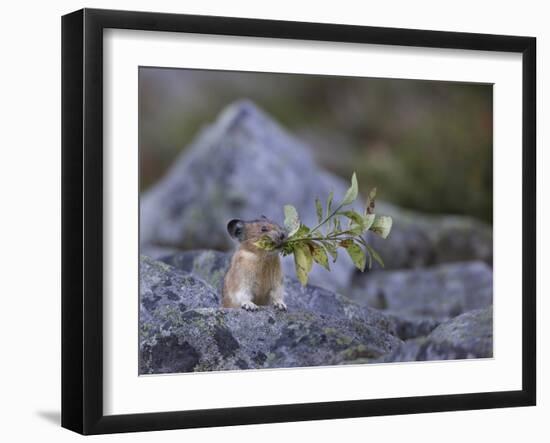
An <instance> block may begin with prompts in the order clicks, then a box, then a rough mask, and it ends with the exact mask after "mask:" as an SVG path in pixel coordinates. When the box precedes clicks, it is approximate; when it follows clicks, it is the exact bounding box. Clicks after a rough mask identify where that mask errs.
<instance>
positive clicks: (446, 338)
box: [428, 306, 493, 357]
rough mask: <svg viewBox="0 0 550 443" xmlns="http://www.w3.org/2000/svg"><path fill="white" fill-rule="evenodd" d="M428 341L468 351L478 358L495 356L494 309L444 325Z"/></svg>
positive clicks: (490, 308)
mask: <svg viewBox="0 0 550 443" xmlns="http://www.w3.org/2000/svg"><path fill="white" fill-rule="evenodd" d="M428 339H429V340H431V341H432V342H434V343H449V344H450V345H452V346H458V347H461V348H464V349H467V350H468V351H469V352H472V353H473V354H474V355H476V356H477V357H492V356H493V307H492V306H489V307H487V308H484V309H476V310H475V311H470V312H466V313H465V314H462V315H459V316H458V317H456V318H454V319H452V320H450V321H447V322H445V323H442V324H441V325H439V326H438V327H437V328H435V329H434V330H433V331H432V332H431V333H430V335H429V336H428Z"/></svg>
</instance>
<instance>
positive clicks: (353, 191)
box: [342, 172, 358, 205]
mask: <svg viewBox="0 0 550 443" xmlns="http://www.w3.org/2000/svg"><path fill="white" fill-rule="evenodd" d="M357 192H358V186H357V177H356V175H355V172H354V173H353V175H352V176H351V186H350V187H349V189H348V190H347V191H346V194H345V195H344V200H343V201H342V205H349V204H350V203H352V202H354V201H355V199H356V198H357Z"/></svg>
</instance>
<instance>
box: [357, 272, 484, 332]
mask: <svg viewBox="0 0 550 443" xmlns="http://www.w3.org/2000/svg"><path fill="white" fill-rule="evenodd" d="M356 285H357V286H355V287H354V289H353V291H352V298H353V299H354V300H356V301H357V302H358V303H360V304H365V305H367V306H371V307H374V308H377V309H383V310H385V311H386V312H387V313H391V314H393V315H395V316H396V317H400V318H404V319H409V320H411V321H412V320H414V319H416V320H417V321H418V320H426V319H428V320H431V321H433V320H438V321H442V320H446V319H449V318H452V317H456V316H457V315H459V314H462V313H464V312H467V311H471V310H473V309H479V308H484V307H486V306H490V305H492V303H493V273H492V270H491V268H490V267H489V266H488V265H487V264H486V263H483V262H479V261H476V262H466V263H453V264H445V265H439V266H434V267H431V268H427V269H413V270H404V271H378V272H372V273H369V274H367V275H365V276H364V277H361V278H360V279H358V280H357V281H356ZM434 326H437V324H434ZM428 332H429V331H428ZM423 335H424V334H423Z"/></svg>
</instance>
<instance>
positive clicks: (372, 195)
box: [365, 188, 376, 215]
mask: <svg viewBox="0 0 550 443" xmlns="http://www.w3.org/2000/svg"><path fill="white" fill-rule="evenodd" d="M375 200H376V188H372V189H371V191H370V192H369V195H368V197H367V203H366V204H365V215H368V214H374V206H375Z"/></svg>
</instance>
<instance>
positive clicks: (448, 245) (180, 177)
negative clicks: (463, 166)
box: [140, 101, 492, 289]
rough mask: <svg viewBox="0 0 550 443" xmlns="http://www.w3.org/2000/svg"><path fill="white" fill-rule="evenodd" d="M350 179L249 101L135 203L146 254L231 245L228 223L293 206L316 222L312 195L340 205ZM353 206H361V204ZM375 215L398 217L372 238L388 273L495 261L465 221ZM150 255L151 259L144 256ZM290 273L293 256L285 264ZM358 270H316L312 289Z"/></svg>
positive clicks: (230, 111) (278, 217)
mask: <svg viewBox="0 0 550 443" xmlns="http://www.w3.org/2000/svg"><path fill="white" fill-rule="evenodd" d="M346 188H347V182H346V181H344V180H342V179H340V178H338V177H336V176H334V175H332V174H330V173H328V172H326V171H324V170H322V169H320V168H319V167H318V166H317V165H316V164H315V162H314V159H313V157H312V154H311V152H310V150H309V149H308V147H307V146H305V145H304V144H303V143H301V142H300V141H299V140H297V139H296V138H294V137H293V136H291V135H290V134H288V133H287V132H286V131H285V130H284V129H282V128H281V127H280V126H279V125H278V124H277V123H275V122H274V121H273V120H272V119H270V118H269V117H268V116H267V115H266V114H264V113H263V112H262V111H260V110H259V109H258V108H257V107H256V106H255V105H253V104H252V103H250V102H248V101H239V102H236V103H234V104H233V105H231V106H229V107H228V108H227V109H226V110H225V111H224V112H223V113H222V114H221V116H220V117H219V118H218V120H217V121H216V122H215V123H213V124H212V125H211V126H209V127H207V128H206V129H205V130H203V131H202V132H201V133H200V134H199V135H198V137H197V138H196V140H195V141H194V142H193V144H192V145H191V146H190V147H189V148H188V149H186V150H185V151H184V152H183V153H182V155H181V156H180V157H179V158H178V159H177V160H176V162H175V163H174V165H173V166H172V168H171V169H170V170H169V171H168V173H167V174H166V175H165V176H164V177H163V178H162V179H161V180H160V181H159V182H158V183H157V184H156V185H155V186H153V187H152V188H151V189H150V190H148V191H147V192H145V193H144V194H142V196H141V198H140V244H141V250H142V253H144V254H146V255H154V256H156V257H158V256H159V248H177V249H180V250H186V249H197V248H207V249H218V250H228V249H231V248H232V247H233V244H232V242H231V239H230V238H229V236H228V235H227V232H226V223H227V221H228V220H230V219H232V218H243V219H253V218H257V217H259V216H260V215H265V216H267V217H268V218H271V219H273V220H275V221H279V222H282V219H283V214H282V208H283V206H284V205H285V204H292V205H294V206H295V207H296V208H297V209H298V211H299V213H300V215H301V217H302V220H303V221H304V222H305V223H306V224H310V225H311V224H312V223H314V222H315V220H316V216H315V205H314V200H315V197H319V198H320V199H321V200H322V201H323V200H326V198H327V196H328V194H329V193H330V191H334V194H335V200H338V199H341V198H342V197H343V195H344V193H345V190H346ZM358 201H361V202H363V201H364V200H363V199H359V200H358ZM378 212H379V213H380V214H382V213H388V214H389V215H392V216H393V217H394V227H393V230H392V234H391V235H390V237H389V238H388V239H387V240H385V241H382V240H380V239H378V238H373V239H372V242H373V244H374V246H375V247H376V248H378V250H379V252H380V253H381V255H382V257H383V258H384V260H385V262H386V267H387V268H404V267H413V266H422V265H426V264H431V263H436V262H439V261H452V260H469V259H480V260H485V261H487V262H490V261H491V257H492V237H491V230H490V228H488V227H487V226H486V225H483V224H482V223H479V222H475V221H473V220H471V219H469V218H466V217H426V216H420V215H418V214H415V213H413V212H409V211H403V210H400V209H399V208H396V207H394V206H391V205H387V204H386V205H385V204H383V203H380V204H378ZM149 251H152V252H149ZM284 266H285V269H286V270H287V271H288V272H287V274H288V273H289V272H290V271H291V270H292V268H293V263H292V258H291V257H287V258H286V259H285V261H284ZM353 272H354V268H353V265H352V263H351V261H350V260H349V259H348V257H346V256H344V254H342V256H341V258H340V259H339V260H338V262H337V263H335V264H334V265H333V266H332V271H331V272H330V273H329V272H328V271H326V270H325V269H323V268H322V267H320V266H315V267H314V270H313V272H312V274H311V276H310V279H311V282H312V283H314V284H318V285H321V286H323V287H325V288H329V289H342V288H347V287H348V285H349V279H350V277H351V275H352V273H353Z"/></svg>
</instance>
